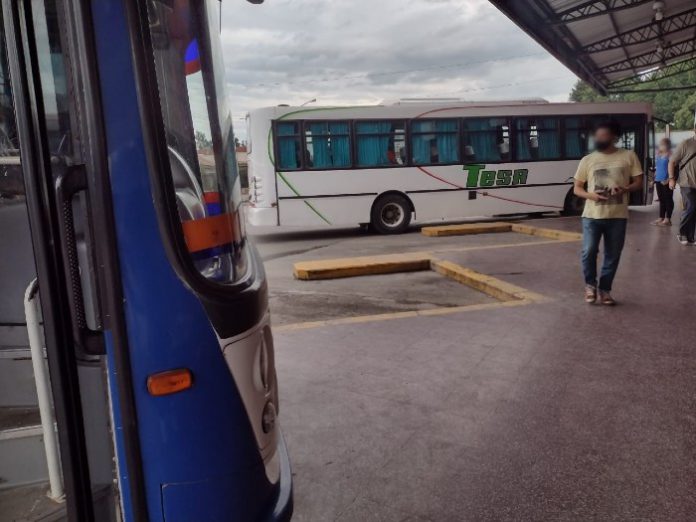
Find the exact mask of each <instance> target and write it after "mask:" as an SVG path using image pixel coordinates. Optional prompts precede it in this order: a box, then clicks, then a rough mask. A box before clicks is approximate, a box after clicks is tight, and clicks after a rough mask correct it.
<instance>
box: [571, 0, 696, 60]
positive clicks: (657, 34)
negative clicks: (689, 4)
mask: <svg viewBox="0 0 696 522" xmlns="http://www.w3.org/2000/svg"><path fill="white" fill-rule="evenodd" d="M695 25H696V7H694V8H692V9H689V10H688V11H684V12H682V13H679V14H676V15H673V16H669V17H667V18H665V19H663V20H662V21H661V22H650V23H649V24H645V25H642V26H640V27H636V28H635V29H631V30H630V31H624V32H623V33H620V34H616V35H614V36H610V37H609V38H604V39H602V40H597V41H596V42H593V43H591V44H588V45H586V46H585V47H583V49H582V50H583V52H585V53H598V52H601V51H608V50H610V49H618V48H620V47H626V46H629V45H636V44H640V43H645V42H649V41H651V40H657V39H660V38H663V37H664V36H667V35H669V34H673V33H677V32H679V31H683V30H684V29H688V28H689V27H693V26H695Z"/></svg>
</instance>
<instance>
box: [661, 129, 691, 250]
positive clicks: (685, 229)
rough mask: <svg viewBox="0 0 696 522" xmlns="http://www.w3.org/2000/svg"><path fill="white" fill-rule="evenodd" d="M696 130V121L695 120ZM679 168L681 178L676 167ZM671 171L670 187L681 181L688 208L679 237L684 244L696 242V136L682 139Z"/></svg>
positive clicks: (671, 159)
mask: <svg viewBox="0 0 696 522" xmlns="http://www.w3.org/2000/svg"><path fill="white" fill-rule="evenodd" d="M694 132H696V121H695V122H694ZM677 167H678V168H679V174H678V176H679V179H677V177H676V176H677V172H676V169H677ZM667 168H668V171H669V188H671V189H672V190H674V186H675V184H677V183H679V190H680V191H681V197H682V200H683V201H684V203H685V206H686V209H685V210H684V211H683V212H682V215H681V222H680V223H679V234H677V239H678V240H679V242H680V243H681V244H682V245H694V244H696V238H694V232H695V231H696V136H692V137H691V138H689V139H688V140H684V141H682V142H681V143H680V144H679V146H678V147H677V148H676V150H675V151H674V154H672V157H671V158H670V160H669V165H668V166H667Z"/></svg>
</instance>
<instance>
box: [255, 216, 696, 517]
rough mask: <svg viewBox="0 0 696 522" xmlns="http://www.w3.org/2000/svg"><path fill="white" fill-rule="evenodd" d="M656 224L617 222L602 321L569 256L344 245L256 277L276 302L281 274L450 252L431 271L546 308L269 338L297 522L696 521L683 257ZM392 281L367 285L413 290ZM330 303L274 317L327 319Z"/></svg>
mask: <svg viewBox="0 0 696 522" xmlns="http://www.w3.org/2000/svg"><path fill="white" fill-rule="evenodd" d="M652 218H653V215H652V209H644V210H642V211H633V212H632V215H631V224H630V226H629V237H628V241H627V245H626V249H625V251H624V258H623V260H622V265H621V267H620V270H619V275H618V277H617V280H616V284H615V295H616V298H617V299H618V300H619V303H620V304H619V306H617V307H615V308H609V307H603V306H600V305H594V306H588V305H586V304H585V303H584V302H583V300H582V280H581V278H580V275H579V264H578V252H579V249H580V245H579V243H577V242H555V243H554V242H549V241H539V244H536V245H526V246H517V247H515V246H504V245H510V243H511V242H513V243H514V242H515V241H520V244H522V243H527V242H528V241H530V240H536V239H534V238H529V237H526V238H514V239H513V238H511V237H503V236H504V235H503V234H494V235H492V236H494V237H491V236H476V239H475V240H474V241H476V242H475V243H470V241H472V238H470V237H466V238H424V237H423V236H420V235H418V234H407V235H406V236H400V237H398V238H381V237H379V236H364V235H361V234H359V233H357V232H352V233H351V232H348V231H344V232H340V234H338V236H339V237H337V236H333V237H331V238H330V239H321V238H320V237H319V236H318V235H317V236H315V237H311V238H309V239H306V241H307V243H312V245H311V247H312V248H314V247H316V248H314V249H313V250H312V251H311V255H309V254H310V253H309V252H307V253H306V254H303V255H290V256H287V257H283V256H282V255H281V256H279V257H275V260H270V261H269V262H268V263H267V265H268V267H269V277H270V282H271V296H272V298H271V299H272V302H273V299H274V297H273V296H274V292H276V291H277V289H278V288H280V287H281V286H282V285H289V284H290V283H289V280H284V279H283V278H284V277H285V276H284V275H283V273H284V270H285V268H288V267H290V266H291V264H292V261H293V260H295V259H299V258H302V259H311V258H322V257H324V258H328V257H331V256H333V257H338V256H337V254H343V255H345V250H350V251H351V252H353V253H354V254H355V255H361V254H365V253H367V254H369V253H374V252H376V251H380V252H382V253H386V252H387V251H394V249H395V248H396V247H397V246H398V247H399V251H408V250H409V249H410V250H412V251H413V250H416V249H420V248H422V246H423V243H422V242H421V241H422V240H423V239H425V240H432V241H440V242H448V241H453V243H451V244H450V243H447V244H445V243H442V244H441V245H442V246H445V247H449V248H451V251H450V252H449V253H445V254H444V257H445V259H448V260H451V261H453V262H456V263H458V264H461V265H463V266H466V267H469V268H472V269H474V270H477V271H480V272H483V273H486V274H489V275H494V276H496V277H499V278H501V279H503V280H505V281H508V282H510V283H513V284H515V285H518V286H521V287H523V288H526V289H529V290H531V291H533V292H537V293H539V294H542V295H544V296H546V297H548V298H549V299H550V300H549V301H548V302H543V303H533V304H528V305H525V306H517V307H509V308H508V307H499V308H493V309H479V310H476V309H475V308H474V309H472V310H470V311H466V312H461V313H453V314H448V315H440V316H417V317H408V318H404V319H398V318H396V319H391V320H384V321H381V320H374V321H368V322H364V323H360V324H359V325H351V324H328V325H326V326H318V327H314V328H308V329H301V330H286V331H283V330H280V331H277V332H276V335H275V339H276V363H277V369H278V376H279V381H280V389H281V404H280V412H281V419H282V425H283V429H284V431H285V434H286V437H287V439H288V444H289V449H290V452H291V457H292V461H293V466H294V470H293V471H294V474H295V488H296V489H295V499H296V516H295V520H312V521H315V520H321V521H324V520H341V521H353V520H356V521H357V520H438V521H440V520H589V519H592V520H692V519H693V513H694V512H696V501H695V500H694V495H693V491H694V487H695V486H696V469H695V468H696V447H695V440H694V433H695V431H694V428H696V411H695V409H694V398H695V397H696V352H695V351H694V350H693V346H694V339H695V338H696V325H694V324H693V322H692V321H691V319H690V318H691V317H693V316H694V313H693V310H694V306H695V305H696V301H695V299H694V297H693V288H692V287H693V284H692V281H691V278H692V277H693V276H692V274H694V273H696V248H691V247H683V246H681V245H679V244H678V243H677V242H676V240H675V238H674V234H675V233H676V230H669V229H661V228H656V227H651V226H650V225H649V224H648V222H649V220H650V219H652ZM535 224H538V222H535ZM543 226H547V227H554V228H559V229H568V230H575V231H577V230H578V229H579V222H578V220H577V219H566V220H545V221H544V222H543ZM416 236H418V239H416ZM522 240H523V241H522ZM303 241H305V240H300V241H299V242H300V243H302V242H303ZM496 244H499V245H501V247H500V248H494V247H495V245H496ZM380 245H381V247H380ZM306 246H307V244H303V245H295V247H296V248H294V249H293V248H290V247H289V246H288V249H287V252H292V251H293V250H301V249H302V248H305V247H306ZM467 246H469V247H471V248H468V249H463V250H462V247H467ZM483 246H488V247H490V248H474V247H483ZM297 247H300V248H297ZM457 247H459V249H457ZM274 248H275V249H276V250H275V252H274V253H275V254H278V253H279V252H280V250H279V249H280V248H283V246H282V244H281V245H276V246H275V247H274ZM261 251H262V253H263V252H264V245H263V244H262V245H261ZM274 263H275V264H274ZM283 264H285V265H286V266H285V268H284V267H283ZM402 276H403V279H402V280H400V281H394V280H392V281H390V282H389V283H379V284H378V285H375V286H376V287H381V285H382V284H385V285H388V284H396V285H398V286H399V288H401V289H400V290H399V291H401V292H406V294H408V293H409V291H410V293H416V292H418V293H420V292H421V289H420V288H419V286H418V284H417V283H416V282H415V281H414V280H413V279H412V278H414V277H417V274H416V273H414V274H402ZM373 277H380V278H381V277H385V278H392V277H395V276H393V275H390V276H373ZM343 281H351V280H350V279H346V280H343ZM295 283H296V284H298V285H299V284H307V282H295ZM310 283H316V284H327V283H330V282H328V281H318V282H310ZM293 284H294V283H293ZM331 284H333V282H331ZM361 284H362V283H361ZM403 288H405V290H404V289H403ZM285 291H288V290H287V287H286V289H285ZM332 291H335V293H339V292H340V289H334V288H333V287H332ZM448 291H452V288H444V287H443V288H441V289H440V292H442V293H447V292H448ZM472 292H473V291H472ZM358 293H359V292H358ZM436 294H437V292H436ZM474 295H475V294H472V297H471V299H473V298H474V297H473V296H474ZM436 297H437V299H441V297H439V296H436V295H435V296H431V297H427V298H423V300H424V301H429V300H435V298H436ZM447 299H451V296H449V295H448V296H447ZM288 300H289V302H290V305H291V304H292V302H293V299H292V298H288ZM332 302H333V300H332V299H328V300H327V301H326V304H325V306H324V308H323V309H322V310H321V312H320V310H318V309H317V308H315V307H307V310H305V311H298V312H296V313H295V315H294V316H292V317H288V316H287V314H286V319H285V320H286V321H301V320H308V318H310V317H312V316H315V315H317V314H318V313H323V314H324V315H331V314H332V312H331V303H332ZM298 303H300V304H298V305H297V306H298V308H303V306H302V304H301V302H298ZM273 313H274V314H275V310H274V311H273ZM342 313H344V312H343V311H340V310H339V311H337V315H340V314H342ZM274 317H275V316H274Z"/></svg>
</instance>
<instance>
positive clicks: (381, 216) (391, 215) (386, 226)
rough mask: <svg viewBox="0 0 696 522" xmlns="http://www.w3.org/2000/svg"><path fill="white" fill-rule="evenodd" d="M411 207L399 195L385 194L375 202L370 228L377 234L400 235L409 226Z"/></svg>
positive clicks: (408, 202) (406, 199) (407, 201)
mask: <svg viewBox="0 0 696 522" xmlns="http://www.w3.org/2000/svg"><path fill="white" fill-rule="evenodd" d="M412 212H413V205H412V204H411V202H410V201H409V200H408V198H406V197H405V196H402V195H401V194H396V193H392V194H385V195H383V196H380V197H379V198H377V199H376V200H375V202H374V203H373V205H372V211H371V212H370V226H371V228H372V230H374V231H375V232H378V233H379V234H402V233H404V232H405V231H406V229H407V228H408V226H409V225H410V224H411V214H412Z"/></svg>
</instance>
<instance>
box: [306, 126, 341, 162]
mask: <svg viewBox="0 0 696 522" xmlns="http://www.w3.org/2000/svg"><path fill="white" fill-rule="evenodd" d="M305 151H306V161H307V166H308V167H310V168H313V169H332V168H349V167H350V165H351V161H350V159H351V158H350V125H349V124H348V122H327V121H318V122H305Z"/></svg>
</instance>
